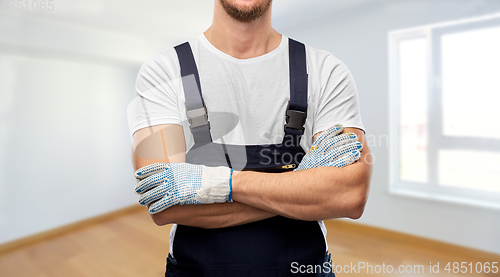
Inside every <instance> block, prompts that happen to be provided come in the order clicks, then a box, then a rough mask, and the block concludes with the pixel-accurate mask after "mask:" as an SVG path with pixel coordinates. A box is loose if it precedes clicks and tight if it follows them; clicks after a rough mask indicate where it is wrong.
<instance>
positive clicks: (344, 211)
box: [233, 167, 366, 220]
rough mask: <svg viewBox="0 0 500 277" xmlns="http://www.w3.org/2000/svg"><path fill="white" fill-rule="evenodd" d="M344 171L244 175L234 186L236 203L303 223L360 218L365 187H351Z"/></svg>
mask: <svg viewBox="0 0 500 277" xmlns="http://www.w3.org/2000/svg"><path fill="white" fill-rule="evenodd" d="M342 170H344V169H338V168H333V167H328V168H327V167H322V168H312V169H308V170H303V171H295V172H289V173H281V174H268V173H256V172H243V173H242V174H239V175H238V177H237V179H235V181H234V185H233V199H234V200H235V201H238V202H241V203H244V204H247V205H250V206H253V207H257V208H260V209H263V210H266V211H269V212H271V213H275V214H279V215H282V216H285V217H289V218H295V219H301V220H321V219H330V218H341V217H351V218H356V217H359V216H357V214H358V213H359V211H358V209H360V206H361V204H362V202H363V201H364V198H365V197H366V196H365V195H363V191H365V189H364V188H363V187H362V186H363V185H362V184H359V185H356V184H351V182H350V180H349V178H347V177H346V174H343V173H344V172H342Z"/></svg>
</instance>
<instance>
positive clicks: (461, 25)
mask: <svg viewBox="0 0 500 277" xmlns="http://www.w3.org/2000/svg"><path fill="white" fill-rule="evenodd" d="M492 26H500V14H495V15H490V16H483V17H478V18H473V19H467V20H460V21H454V22H446V23H441V24H434V25H427V26H421V27H416V28H411V29H404V30H396V31H392V32H389V35H388V39H389V53H388V56H389V107H390V110H389V114H390V116H389V118H390V122H389V123H390V124H389V125H390V127H389V135H390V137H391V138H393V139H392V140H391V146H390V149H389V156H390V163H389V167H390V170H389V176H390V184H389V190H388V192H389V193H390V194H394V195H399V196H408V197H413V198H420V199H426V200H436V201H441V202H449V203H457V204H464V205H471V206H476V207H484V208H492V209H496V210H500V193H497V192H492V191H484V190H474V189H467V188H460V187H452V186H442V185H439V181H438V171H439V168H438V163H439V157H438V155H439V150H447V149H456V150H474V151H488V152H490V151H491V149H492V148H493V149H495V150H494V151H495V152H497V151H498V152H500V139H494V138H475V137H455V136H446V135H444V134H443V132H442V130H443V128H442V113H443V109H442V87H441V83H440V80H441V74H442V70H441V36H443V35H446V34H453V33H457V32H464V31H469V30H475V29H480V28H487V27H492ZM418 38H425V39H426V51H427V53H426V64H427V66H426V68H427V110H428V111H427V145H428V149H427V162H428V165H427V170H428V181H427V183H418V182H411V181H403V180H400V139H401V136H400V135H401V134H400V94H399V80H400V78H399V54H400V53H399V43H400V42H401V41H403V40H409V39H418Z"/></svg>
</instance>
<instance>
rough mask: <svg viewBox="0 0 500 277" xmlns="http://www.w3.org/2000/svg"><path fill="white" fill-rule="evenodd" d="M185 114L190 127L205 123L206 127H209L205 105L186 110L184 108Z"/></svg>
mask: <svg viewBox="0 0 500 277" xmlns="http://www.w3.org/2000/svg"><path fill="white" fill-rule="evenodd" d="M186 115H187V119H188V122H189V128H190V129H193V128H197V127H201V126H205V125H208V128H210V121H208V113H207V108H206V107H203V108H199V109H194V110H187V108H186Z"/></svg>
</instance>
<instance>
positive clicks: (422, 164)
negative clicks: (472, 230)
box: [389, 15, 500, 208]
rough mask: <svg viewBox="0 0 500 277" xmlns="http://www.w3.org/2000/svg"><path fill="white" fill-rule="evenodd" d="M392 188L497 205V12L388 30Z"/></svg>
mask: <svg viewBox="0 0 500 277" xmlns="http://www.w3.org/2000/svg"><path fill="white" fill-rule="evenodd" d="M389 45H390V46H389V47H390V49H389V56H390V63H389V71H390V72H389V73H390V74H389V75H390V90H391V137H392V138H393V140H392V142H393V144H392V146H391V185H390V192H392V193H396V194H404V195H411V196H418V197H424V198H432V199H439V200H446V201H452V202H460V203H468V204H473V205H480V206H485V207H494V208H500V16H498V15H497V16H488V17H482V18H475V19H471V20H463V21H457V22H448V23H444V24H437V25H432V26H425V27H421V28H413V29H409V30H401V31H394V32H391V33H390V34H389Z"/></svg>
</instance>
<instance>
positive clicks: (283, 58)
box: [129, 34, 364, 254]
mask: <svg viewBox="0 0 500 277" xmlns="http://www.w3.org/2000/svg"><path fill="white" fill-rule="evenodd" d="M189 43H190V45H191V49H192V51H193V54H194V58H195V61H196V64H197V66H198V72H199V75H200V83H201V88H202V92H203V99H204V101H205V105H206V107H207V110H208V116H209V121H210V126H211V130H210V131H211V134H212V137H213V138H214V141H215V142H219V143H220V142H222V141H221V139H220V138H222V139H223V141H224V143H226V144H234V145H265V144H278V143H281V142H282V140H283V136H284V131H283V126H284V124H285V111H286V108H287V104H288V100H289V99H290V84H289V74H288V73H289V61H288V60H289V57H288V38H287V37H285V36H282V40H281V43H280V45H279V46H278V47H277V48H276V49H274V50H273V51H271V52H269V53H267V54H265V55H262V56H259V57H255V58H251V59H237V58H234V57H232V56H229V55H227V54H225V53H223V52H221V51H220V50H218V49H217V48H215V47H214V46H213V45H212V44H211V43H210V42H209V41H208V40H207V39H206V37H205V36H204V35H203V34H202V35H200V36H198V37H197V38H195V39H193V40H191V41H189ZM306 56H307V71H308V78H309V80H308V107H307V120H306V124H305V133H304V135H303V137H302V139H301V142H300V145H301V146H302V148H303V149H304V151H306V152H307V150H308V149H309V148H310V147H311V143H312V137H313V135H314V134H316V133H318V132H321V131H324V130H326V129H328V128H329V127H331V126H333V125H335V124H342V125H343V126H344V127H355V128H359V129H362V130H363V129H364V127H363V123H362V122H361V115H360V112H359V103H358V95H357V89H356V85H355V83H354V80H353V78H352V76H351V73H350V72H349V70H348V69H347V67H346V66H345V65H344V64H343V63H342V62H341V61H340V60H339V59H337V58H336V57H334V56H333V55H332V54H330V53H328V52H326V51H323V50H318V49H314V48H312V47H309V46H306ZM135 90H136V93H137V95H138V96H141V97H137V98H136V99H135V100H136V101H134V102H133V103H132V104H131V105H130V106H129V124H130V132H131V135H132V134H133V133H135V132H136V131H137V130H139V129H142V128H146V127H149V126H154V125H160V124H179V125H181V126H183V129H184V135H185V139H186V149H190V148H191V147H192V146H193V143H194V140H193V136H192V134H191V131H190V129H189V123H188V121H187V116H186V106H185V98H184V90H183V87H182V80H181V75H180V66H179V60H178V58H177V53H176V51H175V49H174V48H167V49H165V50H163V51H160V52H159V53H156V54H155V55H154V56H153V57H151V58H150V59H149V60H148V61H146V62H145V63H144V64H143V65H142V67H141V69H140V71H139V74H138V77H137V82H136V88H135ZM222 113H226V115H227V114H230V115H231V116H220V115H224V114H222ZM214 118H216V119H217V120H213V119H214ZM235 118H236V122H235V120H234V119H235ZM228 125H230V126H231V127H230V128H229V130H228V129H227V126H228ZM318 223H319V224H320V227H321V228H322V230H323V233H324V234H325V235H326V229H325V227H324V224H323V222H322V221H319V222H318ZM175 229H176V228H175V226H174V227H173V228H172V233H171V245H172V244H173V238H174V235H175ZM171 254H173V253H172V249H171Z"/></svg>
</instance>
